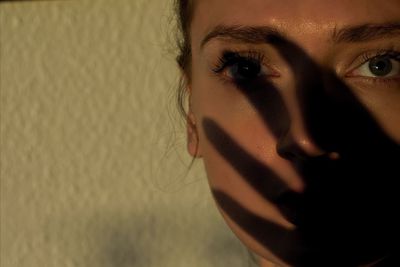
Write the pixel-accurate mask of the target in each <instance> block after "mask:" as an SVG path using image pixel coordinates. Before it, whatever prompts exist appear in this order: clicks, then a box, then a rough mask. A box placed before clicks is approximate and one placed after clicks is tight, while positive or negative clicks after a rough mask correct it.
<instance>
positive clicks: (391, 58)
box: [347, 50, 400, 82]
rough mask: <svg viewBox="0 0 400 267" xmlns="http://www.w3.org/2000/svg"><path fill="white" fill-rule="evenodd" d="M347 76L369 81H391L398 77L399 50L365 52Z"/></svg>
mask: <svg viewBox="0 0 400 267" xmlns="http://www.w3.org/2000/svg"><path fill="white" fill-rule="evenodd" d="M360 61H361V63H359V64H358V65H357V67H356V68H355V69H353V70H352V71H351V72H350V73H349V74H348V75H347V76H348V77H358V78H364V79H366V80H367V81H371V82H391V81H399V79H400V52H397V51H393V50H386V51H378V52H374V53H366V54H364V55H363V56H362V58H361V60H360Z"/></svg>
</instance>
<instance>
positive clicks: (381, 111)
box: [349, 83, 400, 144]
mask: <svg viewBox="0 0 400 267" xmlns="http://www.w3.org/2000/svg"><path fill="white" fill-rule="evenodd" d="M349 86H351V87H352V88H353V89H354V93H355V94H356V95H357V97H358V98H359V99H360V102H361V103H364V105H365V107H366V108H367V109H368V110H369V111H370V113H371V115H372V116H373V118H374V119H375V121H376V122H377V123H378V124H379V125H380V126H381V128H382V129H383V131H384V132H385V133H386V134H387V135H388V136H389V137H391V138H392V139H393V140H394V141H395V142H396V143H398V144H400V105H399V103H400V85H399V83H397V85H396V86H391V87H388V88H382V87H379V86H375V87H374V86H368V87H366V86H365V85H363V84H361V83H360V84H358V83H353V84H349Z"/></svg>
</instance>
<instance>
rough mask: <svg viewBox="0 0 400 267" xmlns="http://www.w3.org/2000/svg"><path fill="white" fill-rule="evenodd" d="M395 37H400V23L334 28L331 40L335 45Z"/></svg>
mask: <svg viewBox="0 0 400 267" xmlns="http://www.w3.org/2000/svg"><path fill="white" fill-rule="evenodd" d="M395 36H400V22H395V23H385V24H363V25H357V26H347V27H343V28H342V29H340V30H337V29H336V28H335V30H334V31H333V34H332V40H333V41H334V42H336V43H341V42H347V43H354V42H366V41H373V40H377V39H380V38H385V37H387V38H390V37H395Z"/></svg>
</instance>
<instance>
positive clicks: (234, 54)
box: [212, 50, 280, 77]
mask: <svg viewBox="0 0 400 267" xmlns="http://www.w3.org/2000/svg"><path fill="white" fill-rule="evenodd" d="M228 57H231V58H230V59H228ZM240 60H243V61H246V60H248V61H252V62H256V63H257V64H260V65H261V67H262V68H266V69H267V70H268V72H269V73H268V76H270V77H278V76H280V75H279V72H278V70H277V68H276V67H275V66H274V65H273V64H271V62H270V60H269V59H268V57H266V56H265V53H263V52H262V51H258V50H225V51H223V52H222V53H221V56H220V57H219V58H218V62H217V63H215V64H214V67H213V68H212V71H213V73H215V74H217V75H218V74H220V73H221V72H223V71H224V70H225V69H226V68H227V67H230V66H232V65H234V64H231V63H232V62H233V63H237V62H238V61H240ZM235 61H236V62H235Z"/></svg>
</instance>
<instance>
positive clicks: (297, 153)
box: [276, 129, 327, 160]
mask: <svg viewBox="0 0 400 267" xmlns="http://www.w3.org/2000/svg"><path fill="white" fill-rule="evenodd" d="M276 150H277V153H278V155H279V156H281V157H282V158H285V159H288V160H293V159H296V158H297V159H306V158H310V157H319V156H322V155H325V154H327V152H325V151H324V150H322V149H321V148H319V147H318V146H317V145H316V144H315V143H314V142H313V140H312V139H311V138H310V137H309V135H308V134H306V133H305V132H300V131H299V130H298V129H293V130H289V131H287V132H286V133H284V134H282V136H280V137H279V139H278V140H277V145H276Z"/></svg>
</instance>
